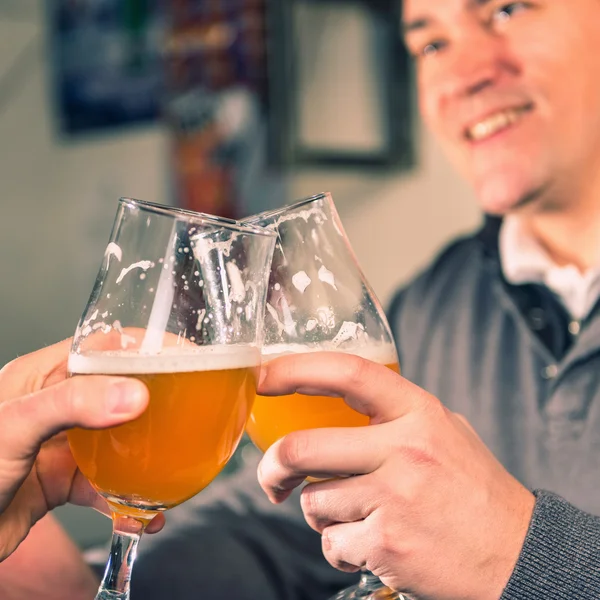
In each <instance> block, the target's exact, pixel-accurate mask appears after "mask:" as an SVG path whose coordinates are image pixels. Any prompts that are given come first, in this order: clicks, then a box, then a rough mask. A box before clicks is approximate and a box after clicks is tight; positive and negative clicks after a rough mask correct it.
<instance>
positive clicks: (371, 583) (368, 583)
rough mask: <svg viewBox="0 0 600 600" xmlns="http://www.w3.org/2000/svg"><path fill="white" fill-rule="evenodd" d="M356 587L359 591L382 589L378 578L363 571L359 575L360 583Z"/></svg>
mask: <svg viewBox="0 0 600 600" xmlns="http://www.w3.org/2000/svg"><path fill="white" fill-rule="evenodd" d="M358 587H359V588H361V589H365V590H369V591H373V590H376V589H377V588H380V587H383V583H381V581H379V577H377V576H375V575H373V573H371V572H370V571H365V570H364V569H363V570H362V571H361V573H360V583H359V584H358Z"/></svg>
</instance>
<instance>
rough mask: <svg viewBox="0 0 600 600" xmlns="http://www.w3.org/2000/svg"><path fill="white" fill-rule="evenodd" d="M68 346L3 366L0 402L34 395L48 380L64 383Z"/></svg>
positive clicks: (64, 343)
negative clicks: (62, 381)
mask: <svg viewBox="0 0 600 600" xmlns="http://www.w3.org/2000/svg"><path fill="white" fill-rule="evenodd" d="M71 344H72V340H71V339H68V340H64V341H62V342H59V343H58V344H54V345H52V346H48V347H47V348H42V349H41V350H38V351H37V352H32V353H31V354H27V355H25V356H21V357H19V358H17V359H15V360H13V361H12V362H9V363H8V364H7V365H6V366H4V367H3V368H2V369H1V370H0V402H3V401H5V400H8V399H10V398H16V397H18V396H24V395H25V394H30V393H32V392H35V391H37V390H39V389H41V388H43V387H44V386H45V385H47V382H48V381H49V380H50V382H51V383H57V382H58V381H60V380H64V379H65V378H66V376H67V360H68V357H69V350H70V348H71Z"/></svg>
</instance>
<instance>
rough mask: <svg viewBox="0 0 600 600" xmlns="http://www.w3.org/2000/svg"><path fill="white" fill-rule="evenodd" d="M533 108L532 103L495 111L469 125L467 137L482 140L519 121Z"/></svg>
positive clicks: (472, 139) (476, 140) (473, 140)
mask: <svg viewBox="0 0 600 600" xmlns="http://www.w3.org/2000/svg"><path fill="white" fill-rule="evenodd" d="M532 109H533V105H532V104H527V105H525V106H521V107H516V108H507V109H504V110H501V111H498V112H495V113H493V114H491V115H489V116H488V117H486V118H485V119H482V120H481V121H478V122H477V123H475V124H474V125H471V126H470V127H467V129H466V131H465V137H466V138H467V140H469V141H470V142H482V141H484V140H487V139H489V138H491V137H492V136H494V135H496V134H497V133H500V132H501V131H504V130H505V129H508V128H509V127H512V126H513V125H515V124H516V123H518V122H519V121H520V120H521V119H522V118H523V115H525V114H526V113H528V112H530V111H531V110H532Z"/></svg>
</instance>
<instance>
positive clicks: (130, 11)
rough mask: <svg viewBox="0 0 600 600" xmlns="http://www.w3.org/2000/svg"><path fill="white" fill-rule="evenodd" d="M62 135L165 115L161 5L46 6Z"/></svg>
mask: <svg viewBox="0 0 600 600" xmlns="http://www.w3.org/2000/svg"><path fill="white" fill-rule="evenodd" d="M46 7H47V8H46V9H47V11H48V20H49V22H50V32H51V33H50V48H51V57H52V63H53V64H52V69H53V75H54V100H55V105H56V113H57V118H58V122H59V130H60V132H61V133H64V134H70V135H72V134H80V133H90V132H95V131H101V130H108V129H114V128H118V127H122V126H128V125H134V124H142V123H148V122H150V121H153V120H155V119H157V118H158V117H159V115H160V110H161V101H162V95H163V92H164V76H163V66H162V49H163V40H164V34H165V28H166V20H165V11H164V8H165V5H164V3H163V2H161V0H48V3H47V5H46Z"/></svg>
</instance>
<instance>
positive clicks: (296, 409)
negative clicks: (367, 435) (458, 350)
mask: <svg viewBox="0 0 600 600" xmlns="http://www.w3.org/2000/svg"><path fill="white" fill-rule="evenodd" d="M301 351H302V348H301V347H292V346H288V347H285V346H278V347H271V348H268V349H267V353H266V354H265V355H263V361H264V362H268V361H269V360H272V359H274V358H277V357H279V356H285V355H293V354H297V353H299V352H301ZM306 351H307V349H306V348H304V352H306ZM349 353H351V354H357V355H359V356H362V357H363V358H366V359H367V360H371V361H373V362H376V363H379V364H382V365H385V366H386V367H388V368H389V369H391V370H393V371H395V372H396V373H400V367H399V365H398V358H397V354H396V349H395V348H394V346H393V345H392V344H385V345H373V346H367V347H363V348H358V349H356V351H353V352H349ZM368 424H369V417H367V416H366V415H363V414H361V413H359V412H357V411H355V410H354V409H353V408H350V407H349V406H348V405H347V404H346V403H345V402H344V400H343V399H342V398H332V397H329V396H307V395H305V394H291V395H289V396H257V397H256V400H255V401H254V406H253V408H252V413H251V414H250V419H249V421H248V425H247V427H246V431H247V432H248V435H249V436H250V438H251V439H252V441H253V442H254V444H255V445H256V446H257V447H258V448H259V449H260V450H262V451H263V452H266V450H267V448H268V447H269V446H270V445H271V444H273V443H274V442H276V441H277V440H278V439H280V438H282V437H283V436H285V435H287V434H288V433H291V432H292V431H298V430H300V429H318V428H321V427H360V426H364V425H368Z"/></svg>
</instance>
